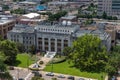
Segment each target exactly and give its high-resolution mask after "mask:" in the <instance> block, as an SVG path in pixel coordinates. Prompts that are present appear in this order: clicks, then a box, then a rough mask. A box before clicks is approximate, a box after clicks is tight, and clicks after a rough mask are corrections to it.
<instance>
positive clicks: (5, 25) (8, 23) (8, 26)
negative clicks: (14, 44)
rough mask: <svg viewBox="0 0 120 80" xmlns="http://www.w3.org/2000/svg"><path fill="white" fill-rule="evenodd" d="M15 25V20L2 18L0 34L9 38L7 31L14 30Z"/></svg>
mask: <svg viewBox="0 0 120 80" xmlns="http://www.w3.org/2000/svg"><path fill="white" fill-rule="evenodd" d="M14 26H15V21H14V20H12V19H11V20H8V19H5V18H4V19H3V18H2V19H0V36H2V37H3V38H4V39H6V38H7V32H8V31H10V30H12V28H13V27H14Z"/></svg>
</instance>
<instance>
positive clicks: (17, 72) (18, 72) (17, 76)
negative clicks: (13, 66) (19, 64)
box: [17, 69, 19, 79]
mask: <svg viewBox="0 0 120 80" xmlns="http://www.w3.org/2000/svg"><path fill="white" fill-rule="evenodd" d="M17 78H18V79H19V69H17Z"/></svg>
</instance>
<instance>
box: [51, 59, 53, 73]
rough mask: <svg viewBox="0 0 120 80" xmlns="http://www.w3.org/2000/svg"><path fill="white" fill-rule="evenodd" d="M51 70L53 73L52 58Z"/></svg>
mask: <svg viewBox="0 0 120 80" xmlns="http://www.w3.org/2000/svg"><path fill="white" fill-rule="evenodd" d="M51 72H52V73H53V59H52V62H51Z"/></svg>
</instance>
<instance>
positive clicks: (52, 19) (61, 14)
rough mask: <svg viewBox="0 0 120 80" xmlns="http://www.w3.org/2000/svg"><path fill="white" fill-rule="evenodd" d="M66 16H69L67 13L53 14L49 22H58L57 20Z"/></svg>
mask: <svg viewBox="0 0 120 80" xmlns="http://www.w3.org/2000/svg"><path fill="white" fill-rule="evenodd" d="M66 14H67V12H66V11H59V12H58V13H56V14H51V15H49V18H48V20H49V21H56V20H59V18H61V17H62V16H65V15H66Z"/></svg>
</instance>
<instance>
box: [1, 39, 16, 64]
mask: <svg viewBox="0 0 120 80" xmlns="http://www.w3.org/2000/svg"><path fill="white" fill-rule="evenodd" d="M0 51H1V52H3V53H4V55H5V56H6V60H5V63H7V64H13V63H14V62H15V61H16V55H17V53H18V50H17V47H16V44H15V43H14V42H12V41H8V40H4V41H1V42H0Z"/></svg>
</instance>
